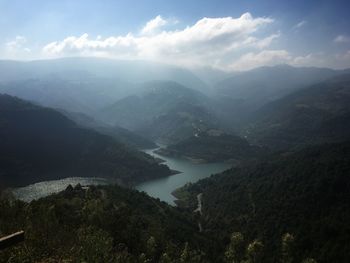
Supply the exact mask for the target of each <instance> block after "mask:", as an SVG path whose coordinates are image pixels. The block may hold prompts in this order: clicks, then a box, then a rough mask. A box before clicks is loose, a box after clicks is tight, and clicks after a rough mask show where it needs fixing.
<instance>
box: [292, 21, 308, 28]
mask: <svg viewBox="0 0 350 263" xmlns="http://www.w3.org/2000/svg"><path fill="white" fill-rule="evenodd" d="M306 24H307V21H306V20H302V21H300V22H299V23H297V24H296V25H295V26H294V27H293V29H295V30H298V29H299V28H302V27H303V26H305V25H306Z"/></svg>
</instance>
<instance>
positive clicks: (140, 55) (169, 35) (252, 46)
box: [43, 13, 279, 68]
mask: <svg viewBox="0 0 350 263" xmlns="http://www.w3.org/2000/svg"><path fill="white" fill-rule="evenodd" d="M273 22H274V20H273V19H272V18H268V17H253V16H252V15H251V14H250V13H245V14H242V15H241V16H240V17H238V18H233V17H223V18H202V19H200V20H199V21H197V22H196V23H195V24H193V25H191V26H187V27H185V28H183V29H180V30H168V31H167V30H163V31H161V29H162V28H163V27H165V26H166V25H168V24H169V23H170V22H169V20H166V19H164V18H162V17H161V16H157V17H155V18H154V19H152V20H150V21H149V22H148V23H147V24H146V25H145V26H144V27H143V29H142V30H141V33H140V34H137V35H134V34H132V33H129V34H127V35H123V36H111V37H107V38H104V39H102V38H100V37H99V38H95V39H93V38H91V37H90V36H89V35H88V34H83V35H81V36H70V37H67V38H65V39H63V40H61V41H55V42H52V43H49V44H47V45H46V46H45V47H44V48H43V53H44V54H45V56H49V57H62V56H103V57H113V58H119V59H147V60H153V61H160V62H165V63H171V64H178V65H182V66H190V67H191V66H214V67H219V68H226V67H227V66H228V65H230V63H231V62H232V61H229V58H232V59H233V58H234V57H237V56H240V55H241V54H243V52H245V51H247V50H261V49H265V48H268V47H269V46H270V45H271V44H272V42H273V41H274V40H275V39H277V38H278V37H279V33H278V32H275V33H272V34H266V33H265V28H266V26H267V25H269V24H271V23H273Z"/></svg>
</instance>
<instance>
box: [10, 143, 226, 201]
mask: <svg viewBox="0 0 350 263" xmlns="http://www.w3.org/2000/svg"><path fill="white" fill-rule="evenodd" d="M155 150H157V149H152V150H146V151H145V152H146V153H148V154H150V155H152V156H154V157H158V158H161V159H163V160H164V161H165V163H164V164H166V165H168V166H169V168H170V169H173V170H176V171H180V172H181V173H179V174H175V175H171V176H168V177H164V178H159V179H155V180H151V181H147V182H144V183H142V184H139V185H137V186H135V188H136V189H137V190H139V191H144V192H146V193H147V194H148V195H150V196H152V197H155V198H159V199H160V200H162V201H165V202H167V203H169V204H171V205H175V203H174V201H175V200H176V198H175V197H174V196H173V195H172V194H171V193H172V192H173V191H174V190H175V189H177V188H179V187H181V186H183V185H185V184H186V183H188V182H191V183H194V182H197V181H198V180H200V179H203V178H206V177H208V176H210V175H211V174H215V173H219V172H222V171H224V170H226V169H228V168H230V166H231V165H230V164H227V163H209V164H194V163H192V162H190V161H188V160H185V159H177V158H170V157H164V156H160V155H158V154H156V153H154V151H155ZM109 183H111V182H110V181H108V180H107V179H103V178H86V177H71V178H65V179H61V180H53V181H45V182H40V183H35V184H31V185H28V186H25V187H20V188H15V189H12V192H13V193H14V195H15V197H16V198H18V199H20V200H23V201H26V202H29V201H31V200H34V199H38V198H41V197H45V196H47V195H50V194H54V193H58V192H60V191H63V190H64V189H66V188H67V186H68V185H73V186H75V185H77V184H81V185H105V184H109Z"/></svg>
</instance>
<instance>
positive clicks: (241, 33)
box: [0, 0, 350, 71]
mask: <svg viewBox="0 0 350 263" xmlns="http://www.w3.org/2000/svg"><path fill="white" fill-rule="evenodd" d="M349 13H350V1H349V0H302V1H301V0H293V1H290V0H288V1H287V0H215V1H214V0H210V1H209V0H200V1H199V0H196V1H194V0H187V1H184V0H176V1H167V0H139V1H133V0H129V1H126V0H95V1H92V0H55V1H54V0H0V59H11V60H36V59H49V58H60V57H77V56H98V57H106V58H115V59H131V60H135V59H136V60H151V61H156V62H162V63H167V64H175V65H179V66H183V67H187V68H203V67H204V68H207V67H211V68H215V69H221V70H225V71H244V70H249V69H252V68H255V67H259V66H265V65H276V64H290V65H293V66H317V67H331V68H337V69H340V68H348V67H350V15H349Z"/></svg>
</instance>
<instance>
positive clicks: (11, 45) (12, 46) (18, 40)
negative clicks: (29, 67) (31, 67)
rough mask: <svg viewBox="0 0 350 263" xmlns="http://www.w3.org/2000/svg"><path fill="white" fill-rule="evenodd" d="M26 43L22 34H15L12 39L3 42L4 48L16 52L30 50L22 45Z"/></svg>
mask: <svg viewBox="0 0 350 263" xmlns="http://www.w3.org/2000/svg"><path fill="white" fill-rule="evenodd" d="M26 43H27V39H26V38H25V37H24V36H16V37H15V39H14V40H11V41H8V42H6V43H5V46H6V49H7V50H8V51H10V52H16V51H19V50H22V51H26V52H30V49H28V48H26V47H24V45H25V44H26Z"/></svg>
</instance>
